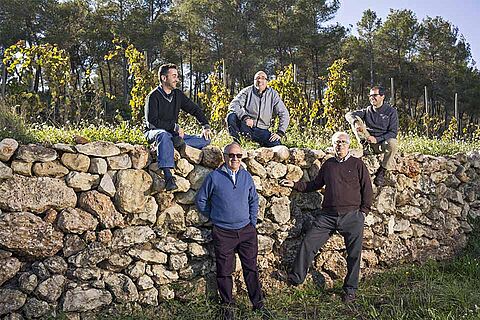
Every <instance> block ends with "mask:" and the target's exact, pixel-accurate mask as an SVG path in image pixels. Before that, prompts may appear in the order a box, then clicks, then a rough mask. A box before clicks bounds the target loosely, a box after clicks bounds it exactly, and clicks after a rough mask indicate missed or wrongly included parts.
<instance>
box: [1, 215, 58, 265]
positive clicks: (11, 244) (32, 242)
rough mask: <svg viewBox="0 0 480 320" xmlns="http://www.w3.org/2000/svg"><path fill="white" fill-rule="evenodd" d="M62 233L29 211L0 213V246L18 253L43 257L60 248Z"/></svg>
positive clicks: (51, 254) (54, 252) (52, 253)
mask: <svg viewBox="0 0 480 320" xmlns="http://www.w3.org/2000/svg"><path fill="white" fill-rule="evenodd" d="M62 242H63V234H62V233H61V232H59V231H56V230H55V229H54V228H53V226H52V225H51V224H49V223H46V222H44V221H43V220H42V219H41V218H39V217H37V216H36V215H34V214H32V213H29V212H14V213H4V214H2V215H0V246H1V247H3V248H7V249H8V250H10V251H13V252H17V253H18V254H19V255H26V256H30V257H34V258H44V257H50V256H53V255H55V254H56V253H57V252H58V251H60V250H61V249H62Z"/></svg>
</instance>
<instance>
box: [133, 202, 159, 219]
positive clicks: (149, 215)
mask: <svg viewBox="0 0 480 320" xmlns="http://www.w3.org/2000/svg"><path fill="white" fill-rule="evenodd" d="M143 210H144V211H142V212H137V213H132V214H131V215H130V217H131V218H130V225H154V224H155V222H157V211H158V204H157V203H156V202H155V198H154V197H147V201H146V203H145V207H144V208H143Z"/></svg>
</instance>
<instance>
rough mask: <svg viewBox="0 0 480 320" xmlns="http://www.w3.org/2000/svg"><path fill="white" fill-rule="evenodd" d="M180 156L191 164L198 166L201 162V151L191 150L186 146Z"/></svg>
mask: <svg viewBox="0 0 480 320" xmlns="http://www.w3.org/2000/svg"><path fill="white" fill-rule="evenodd" d="M181 155H182V157H184V158H185V159H187V160H188V161H189V162H191V163H195V164H199V163H200V162H202V157H203V153H202V150H198V149H196V148H192V147H190V146H188V145H187V146H186V147H185V151H184V152H182V154H181Z"/></svg>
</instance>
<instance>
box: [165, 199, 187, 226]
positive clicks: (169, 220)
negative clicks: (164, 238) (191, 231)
mask: <svg viewBox="0 0 480 320" xmlns="http://www.w3.org/2000/svg"><path fill="white" fill-rule="evenodd" d="M162 215H165V223H166V226H167V227H168V228H169V230H172V231H183V230H185V211H184V210H183V208H182V207H181V206H180V205H178V204H174V205H173V206H172V207H170V208H167V209H165V211H163V212H162Z"/></svg>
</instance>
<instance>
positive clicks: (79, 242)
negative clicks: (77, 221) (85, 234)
mask: <svg viewBox="0 0 480 320" xmlns="http://www.w3.org/2000/svg"><path fill="white" fill-rule="evenodd" d="M86 247H87V243H86V242H85V241H84V240H83V239H82V238H80V237H79V236H77V235H66V236H65V241H64V243H63V256H64V257H66V258H68V257H70V256H72V255H74V254H77V253H79V252H80V251H82V250H83V249H85V248H86Z"/></svg>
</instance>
